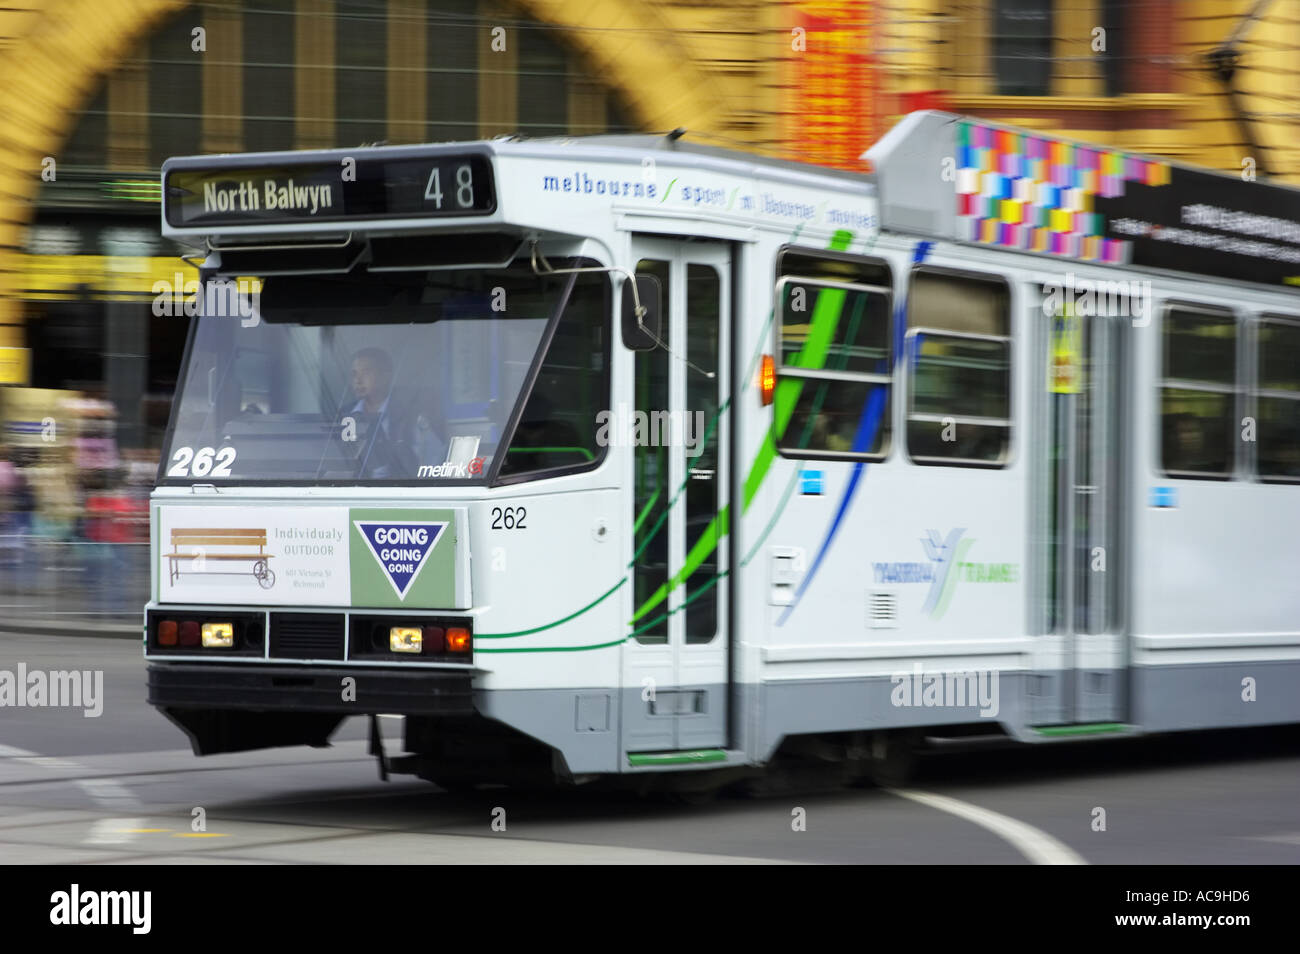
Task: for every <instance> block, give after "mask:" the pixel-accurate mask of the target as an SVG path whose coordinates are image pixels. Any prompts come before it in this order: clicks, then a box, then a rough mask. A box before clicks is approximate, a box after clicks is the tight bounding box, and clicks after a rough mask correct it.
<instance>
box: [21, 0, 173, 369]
mask: <svg viewBox="0 0 1300 954" xmlns="http://www.w3.org/2000/svg"><path fill="white" fill-rule="evenodd" d="M186 5H187V4H186V3H185V2H183V0H46V2H44V3H40V4H34V5H33V9H32V10H30V12H28V13H27V14H26V15H25V16H24V17H21V18H20V19H18V20H17V23H16V26H17V28H16V29H14V35H13V36H12V37H11V38H10V46H9V48H8V49H7V50H6V51H5V53H4V54H3V56H2V57H0V103H3V104H4V110H3V112H2V113H0V177H2V178H3V184H2V185H0V323H3V324H12V323H13V322H15V321H16V320H17V319H16V313H17V309H16V306H15V304H14V301H13V296H12V293H11V292H12V278H13V274H14V264H15V257H16V255H17V253H18V250H19V246H20V244H21V242H22V233H23V228H24V227H25V226H26V225H27V224H28V222H30V221H31V217H32V212H33V209H34V206H35V198H36V193H37V191H38V190H39V188H40V184H41V169H42V160H43V159H44V158H45V157H46V156H54V157H57V155H58V152H59V148H60V147H61V146H62V144H63V141H64V140H65V139H66V138H67V136H68V135H69V133H70V132H71V129H72V124H73V123H74V122H75V121H76V119H77V117H78V115H79V114H80V111H81V109H82V108H83V107H84V105H85V103H86V101H87V100H88V99H89V98H90V96H91V94H92V93H93V91H94V89H95V86H96V83H97V81H98V79H99V77H100V76H101V75H102V74H104V73H105V72H107V71H109V70H112V69H113V68H114V67H116V66H117V64H118V63H119V62H120V61H121V60H122V58H123V57H124V56H125V55H126V54H127V53H128V52H129V51H130V50H131V48H132V47H133V46H134V45H135V43H136V42H137V41H138V40H139V38H140V37H141V36H142V35H145V34H147V33H148V32H149V30H150V29H152V28H153V27H154V25H155V24H157V23H158V22H159V21H160V20H162V19H164V18H165V17H167V16H169V15H171V14H173V13H175V12H177V11H178V10H181V9H183V8H184V7H185V6H186ZM56 174H57V173H56ZM5 330H10V329H5ZM14 343H16V342H14Z"/></svg>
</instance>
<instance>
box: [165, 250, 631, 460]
mask: <svg viewBox="0 0 1300 954" xmlns="http://www.w3.org/2000/svg"><path fill="white" fill-rule="evenodd" d="M583 264H594V263H585V262H584V263H583ZM607 287H608V279H607V278H605V277H604V276H603V275H600V274H581V275H557V276H551V277H540V276H538V275H535V274H533V272H532V271H531V269H530V268H528V266H527V265H523V266H511V267H509V268H505V269H498V270H484V269H466V270H463V271H446V270H431V271H427V272H418V273H416V272H389V273H369V274H362V275H349V276H336V275H311V276H306V277H304V276H270V277H268V278H265V279H264V280H262V281H261V282H260V287H259V285H258V284H253V283H249V284H240V283H232V282H227V283H224V284H214V285H211V286H209V287H208V288H206V289H205V290H204V294H203V299H204V304H205V307H204V309H203V314H202V316H201V317H199V318H198V319H197V328H196V329H195V333H194V337H193V340H192V342H191V345H190V349H189V355H188V359H187V362H186V364H185V367H184V370H183V374H182V377H181V380H180V381H179V382H178V398H177V400H178V402H179V403H178V405H177V407H176V408H175V409H174V412H173V416H172V429H171V433H170V434H169V435H168V442H167V447H166V457H165V458H164V462H163V469H162V473H161V475H160V476H161V479H162V480H163V481H164V482H184V483H188V482H217V481H222V482H245V481H259V482H296V483H303V482H308V483H311V482H320V483H356V482H365V483H372V482H373V483H384V482H414V481H418V482H420V483H424V482H426V481H427V482H433V483H442V482H447V481H453V482H455V481H469V482H481V481H483V480H485V479H486V478H487V477H488V475H490V474H491V473H492V471H493V464H494V461H495V458H496V455H497V454H498V453H502V452H505V450H506V446H505V445H506V442H507V441H508V439H509V435H508V434H507V433H506V431H507V429H508V428H509V427H510V424H511V421H512V418H513V412H514V411H515V408H516V406H517V405H518V404H519V403H520V400H521V395H522V392H523V390H524V387H525V384H526V383H527V381H528V380H529V376H530V369H531V368H532V367H533V364H534V360H535V358H536V356H537V354H538V351H539V349H541V347H542V346H543V342H544V341H545V340H550V341H551V347H550V349H549V351H548V354H547V356H546V360H545V361H544V362H543V363H542V364H541V366H540V368H539V369H538V374H537V379H536V383H535V387H534V393H533V397H532V399H531V400H529V401H528V402H527V403H526V405H525V407H524V410H523V412H522V413H521V420H520V421H519V423H518V426H517V428H515V431H516V433H517V435H518V437H517V438H516V440H515V442H514V445H512V446H511V447H510V449H509V453H510V455H511V456H509V457H508V458H507V459H506V460H505V461H503V462H502V464H503V467H502V468H501V470H502V473H518V472H520V471H528V470H535V469H545V468H547V467H555V466H568V465H582V464H584V463H588V462H591V461H593V460H594V459H595V457H596V456H598V448H596V447H595V446H594V442H593V441H592V440H590V439H589V438H588V439H584V437H583V436H582V435H584V434H585V435H590V434H592V433H594V426H593V425H592V424H591V423H590V422H591V421H592V420H593V419H594V410H595V407H597V406H600V405H602V404H603V403H605V402H607V401H608V397H607V395H606V394H603V393H601V392H602V390H604V391H607V384H604V382H605V381H606V378H607V375H606V368H605V365H606V362H607V358H606V347H605V346H604V342H605V333H604V326H605V320H604V317H605V314H606V312H607V301H608V299H607V294H606V289H607ZM247 289H253V291H251V292H249V293H248V294H247V295H241V294H240V291H241V290H247ZM214 292H215V293H214ZM553 319H555V320H557V322H558V323H557V325H556V330H555V332H554V333H553V334H552V335H550V336H548V335H547V329H548V326H549V325H550V323H551V321H552V320H553ZM565 388H568V389H569V391H570V392H573V393H567V392H565V390H564V389H565ZM556 389H559V391H558V393H557V392H556ZM574 389H576V391H575V390H574ZM548 391H549V392H550V393H549V394H548V393H547V392H548ZM588 404H593V407H592V408H587V407H586V405H588ZM566 415H569V416H572V417H573V418H574V420H572V421H566V420H565V416H566ZM588 415H590V416H588ZM534 418H536V420H534ZM539 442H540V443H539ZM533 445H537V446H533Z"/></svg>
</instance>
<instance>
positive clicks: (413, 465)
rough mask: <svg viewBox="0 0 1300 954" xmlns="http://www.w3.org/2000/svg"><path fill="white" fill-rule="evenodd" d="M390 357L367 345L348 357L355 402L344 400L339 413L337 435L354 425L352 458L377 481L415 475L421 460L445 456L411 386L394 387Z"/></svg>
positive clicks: (442, 442)
mask: <svg viewBox="0 0 1300 954" xmlns="http://www.w3.org/2000/svg"><path fill="white" fill-rule="evenodd" d="M393 379H394V373H393V359H392V357H391V356H390V355H389V353H388V352H387V351H385V350H384V349H383V348H376V347H367V348H362V349H361V350H359V351H357V352H356V353H355V354H354V355H353V356H352V368H351V385H352V395H353V397H354V398H355V400H354V401H348V400H347V399H346V398H345V399H344V402H343V407H342V408H341V410H340V412H339V422H340V425H342V427H341V433H343V434H344V439H345V440H346V439H347V437H346V435H347V434H348V433H349V429H348V428H347V424H348V421H349V420H351V421H352V423H353V424H354V425H356V426H355V427H354V428H353V429H352V430H351V433H353V434H355V436H356V437H355V439H356V444H357V448H356V452H355V456H356V457H357V458H358V459H359V460H360V461H361V462H362V468H363V473H364V476H367V477H373V478H377V479H381V480H382V479H404V478H410V477H414V476H415V475H416V471H417V470H418V467H419V462H420V461H429V460H438V461H441V460H442V459H443V457H445V456H446V446H447V442H446V441H445V440H444V439H443V438H442V436H441V435H440V434H438V432H437V431H436V430H435V428H434V426H433V424H432V422H431V420H430V416H429V415H426V414H424V413H421V410H420V402H419V401H418V399H417V396H416V395H415V394H414V393H412V392H411V391H410V390H408V389H405V388H400V387H394V380H393Z"/></svg>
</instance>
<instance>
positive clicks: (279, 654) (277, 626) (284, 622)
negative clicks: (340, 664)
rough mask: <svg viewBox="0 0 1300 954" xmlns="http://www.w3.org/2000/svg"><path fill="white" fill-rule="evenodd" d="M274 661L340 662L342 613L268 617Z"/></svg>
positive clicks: (292, 614) (341, 655) (273, 615)
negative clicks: (328, 660) (315, 660)
mask: <svg viewBox="0 0 1300 954" xmlns="http://www.w3.org/2000/svg"><path fill="white" fill-rule="evenodd" d="M271 656H272V658H274V659H342V658H343V614H342V613H272V614H271Z"/></svg>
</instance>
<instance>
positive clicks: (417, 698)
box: [149, 661, 474, 715]
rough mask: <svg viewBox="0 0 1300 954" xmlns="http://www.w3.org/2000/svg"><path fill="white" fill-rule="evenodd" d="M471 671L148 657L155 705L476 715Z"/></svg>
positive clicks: (341, 712)
mask: <svg viewBox="0 0 1300 954" xmlns="http://www.w3.org/2000/svg"><path fill="white" fill-rule="evenodd" d="M472 678H473V674H472V673H471V672H470V671H468V670H466V671H463V672H462V671H452V670H429V669H422V670H419V671H405V672H403V671H399V670H392V669H371V668H360V667H356V668H352V667H347V668H344V667H341V666H264V665H256V664H255V665H236V666H230V665H220V664H215V665H209V664H203V663H161V662H154V661H150V663H149V704H150V705H153V706H157V707H158V708H160V709H225V710H230V709H237V710H258V711H280V712H285V711H292V712H328V713H336V714H338V715H367V714H373V713H397V714H400V715H470V714H472V713H473V712H474V703H473V689H472V686H471V680H472ZM345 680H353V681H352V682H351V683H349V682H346V681H345Z"/></svg>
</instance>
